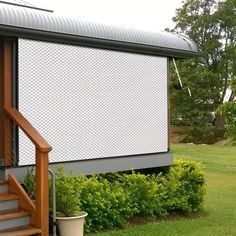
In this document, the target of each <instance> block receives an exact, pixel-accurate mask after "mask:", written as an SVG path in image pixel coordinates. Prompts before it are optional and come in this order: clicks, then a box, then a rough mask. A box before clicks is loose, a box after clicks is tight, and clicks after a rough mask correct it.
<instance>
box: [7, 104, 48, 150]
mask: <svg viewBox="0 0 236 236" xmlns="http://www.w3.org/2000/svg"><path fill="white" fill-rule="evenodd" d="M5 111H6V113H7V114H8V116H9V117H10V118H11V119H12V120H14V122H15V123H16V124H17V125H18V126H19V127H20V128H21V129H22V130H23V131H24V133H25V134H26V135H27V136H28V138H29V139H30V140H31V141H32V142H33V143H34V145H35V146H36V147H37V148H38V149H39V150H40V151H41V152H50V151H51V150H52V147H51V146H50V145H49V144H48V143H47V141H46V140H45V139H44V138H43V137H42V136H41V135H40V134H39V132H38V131H37V130H36V129H35V128H34V127H33V126H32V125H31V124H30V123H29V121H28V120H26V119H25V117H24V116H23V115H22V114H21V113H20V112H19V111H18V110H16V109H15V108H13V107H5Z"/></svg>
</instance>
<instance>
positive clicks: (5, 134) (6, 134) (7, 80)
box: [0, 39, 12, 166]
mask: <svg viewBox="0 0 236 236" xmlns="http://www.w3.org/2000/svg"><path fill="white" fill-rule="evenodd" d="M1 53H2V55H1V56H0V59H1V63H2V66H1V69H2V71H1V73H2V75H1V77H2V92H3V98H2V105H1V106H2V109H3V108H4V107H8V106H11V105H12V45H11V41H10V40H8V39H5V40H3V41H1ZM1 112H2V127H3V130H2V155H3V160H4V165H5V166H8V165H10V164H11V161H10V160H11V152H10V149H11V141H10V139H11V138H10V136H11V127H10V120H9V119H8V117H7V115H6V113H5V112H4V110H2V111H1Z"/></svg>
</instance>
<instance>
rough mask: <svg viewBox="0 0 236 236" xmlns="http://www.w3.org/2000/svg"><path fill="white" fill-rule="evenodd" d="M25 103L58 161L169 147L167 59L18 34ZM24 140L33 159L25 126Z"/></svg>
mask: <svg viewBox="0 0 236 236" xmlns="http://www.w3.org/2000/svg"><path fill="white" fill-rule="evenodd" d="M19 110H20V111H21V112H22V113H23V114H24V116H26V118H27V119H28V120H29V121H30V122H31V123H32V124H33V126H34V127H36V128H37V129H38V130H39V131H40V133H41V134H42V135H43V136H44V137H45V138H46V139H47V140H48V142H49V143H50V144H51V145H52V146H53V151H52V152H51V154H50V161H51V162H60V161H72V160H82V159H94V158H103V157H115V156H124V155H137V154H146V153H156V152H166V151H167V148H168V138H167V123H168V122H167V59H166V58H162V57H154V56H148V55H140V54H132V53H125V52H117V51H109V50H102V49H93V48H86V47H79V46H70V45H62V44H55V43H46V42H40V41H30V40H25V39H19ZM19 146H20V150H19V151H20V165H25V164H31V163H34V147H33V146H32V145H31V144H30V142H29V141H28V140H27V138H26V137H24V135H23V134H22V133H20V141H19Z"/></svg>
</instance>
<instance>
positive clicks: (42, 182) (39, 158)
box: [35, 147, 49, 236]
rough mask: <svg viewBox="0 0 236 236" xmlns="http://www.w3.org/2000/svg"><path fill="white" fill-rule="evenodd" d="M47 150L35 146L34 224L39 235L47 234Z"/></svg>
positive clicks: (46, 235) (45, 235)
mask: <svg viewBox="0 0 236 236" xmlns="http://www.w3.org/2000/svg"><path fill="white" fill-rule="evenodd" d="M48 199H49V191H48V152H42V151H40V150H39V149H38V148H37V147H36V201H35V205H36V216H37V217H36V226H37V227H39V228H41V230H42V232H41V236H48V235H49V224H48V221H49V212H48V211H49V200H48Z"/></svg>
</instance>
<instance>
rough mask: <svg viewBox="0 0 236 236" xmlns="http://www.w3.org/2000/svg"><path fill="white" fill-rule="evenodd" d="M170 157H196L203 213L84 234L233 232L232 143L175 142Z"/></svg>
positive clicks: (235, 159)
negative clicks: (201, 169)
mask: <svg viewBox="0 0 236 236" xmlns="http://www.w3.org/2000/svg"><path fill="white" fill-rule="evenodd" d="M171 150H172V152H173V153H174V157H176V158H182V159H190V160H195V161H200V162H202V163H203V165H204V172H205V177H206V181H207V195H206V201H205V202H206V204H205V205H206V208H207V214H205V215H204V216H201V217H198V218H184V217H183V218H181V219H176V220H157V221H155V222H152V223H148V224H145V225H140V226H136V227H130V228H126V229H123V230H117V231H109V232H104V233H96V234H87V236H153V235H160V236H174V235H176V236H177V235H178V236H184V235H186V236H191V235H197V236H202V235H211V236H218V235H219V236H225V235H236V147H220V146H209V145H190V144H189V145H188V144H176V145H172V146H171Z"/></svg>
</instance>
